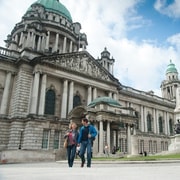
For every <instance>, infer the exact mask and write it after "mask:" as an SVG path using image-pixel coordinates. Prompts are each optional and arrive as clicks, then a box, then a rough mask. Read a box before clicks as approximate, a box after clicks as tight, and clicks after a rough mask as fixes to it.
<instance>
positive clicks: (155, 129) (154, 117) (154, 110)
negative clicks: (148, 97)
mask: <svg viewBox="0 0 180 180" xmlns="http://www.w3.org/2000/svg"><path fill="white" fill-rule="evenodd" d="M153 124H154V133H155V134H156V133H157V126H156V109H153Z"/></svg>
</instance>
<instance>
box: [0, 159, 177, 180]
mask: <svg viewBox="0 0 180 180" xmlns="http://www.w3.org/2000/svg"><path fill="white" fill-rule="evenodd" d="M80 164H81V163H80V160H79V159H76V160H75V162H74V165H73V167H72V168H69V167H68V165H67V161H56V162H38V163H19V164H18V163H17V164H1V165H0V180H56V179H57V180H72V179H73V180H76V179H77V180H93V179H97V180H101V179H103V180H109V179H110V180H172V179H173V180H179V179H180V160H166V161H165V160H163V161H96V160H92V167H91V168H87V167H86V165H85V167H84V168H81V167H80Z"/></svg>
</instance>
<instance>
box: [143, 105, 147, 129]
mask: <svg viewBox="0 0 180 180" xmlns="http://www.w3.org/2000/svg"><path fill="white" fill-rule="evenodd" d="M144 132H147V110H146V107H144Z"/></svg>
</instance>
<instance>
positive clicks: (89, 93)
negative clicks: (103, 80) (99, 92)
mask: <svg viewBox="0 0 180 180" xmlns="http://www.w3.org/2000/svg"><path fill="white" fill-rule="evenodd" d="M91 101H92V87H91V86H89V87H88V97H87V105H88V104H89V103H90V102H91Z"/></svg>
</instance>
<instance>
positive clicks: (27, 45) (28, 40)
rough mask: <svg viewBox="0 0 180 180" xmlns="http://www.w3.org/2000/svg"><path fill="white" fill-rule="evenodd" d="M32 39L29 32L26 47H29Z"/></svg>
mask: <svg viewBox="0 0 180 180" xmlns="http://www.w3.org/2000/svg"><path fill="white" fill-rule="evenodd" d="M30 37H31V35H30V32H28V35H27V39H26V47H29V43H30Z"/></svg>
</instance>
